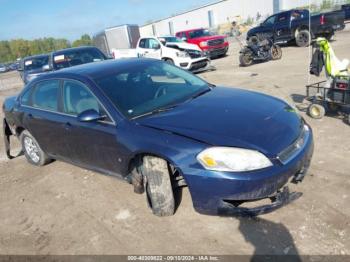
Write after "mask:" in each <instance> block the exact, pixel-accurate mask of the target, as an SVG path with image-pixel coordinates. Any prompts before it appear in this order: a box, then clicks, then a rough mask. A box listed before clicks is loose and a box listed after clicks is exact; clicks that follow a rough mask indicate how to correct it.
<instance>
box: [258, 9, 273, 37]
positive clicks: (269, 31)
mask: <svg viewBox="0 0 350 262" xmlns="http://www.w3.org/2000/svg"><path fill="white" fill-rule="evenodd" d="M275 21H276V15H273V16H270V17H269V18H267V19H266V20H265V21H264V22H263V23H262V24H261V27H260V28H261V30H260V32H259V33H258V34H259V35H261V36H262V37H264V38H265V37H267V38H272V37H274V27H275Z"/></svg>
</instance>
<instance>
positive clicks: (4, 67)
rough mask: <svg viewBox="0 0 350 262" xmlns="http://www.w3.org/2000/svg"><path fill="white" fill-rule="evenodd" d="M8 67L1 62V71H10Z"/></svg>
mask: <svg viewBox="0 0 350 262" xmlns="http://www.w3.org/2000/svg"><path fill="white" fill-rule="evenodd" d="M8 70H9V69H8V67H7V66H6V65H4V64H0V73H6V72H7V71H8Z"/></svg>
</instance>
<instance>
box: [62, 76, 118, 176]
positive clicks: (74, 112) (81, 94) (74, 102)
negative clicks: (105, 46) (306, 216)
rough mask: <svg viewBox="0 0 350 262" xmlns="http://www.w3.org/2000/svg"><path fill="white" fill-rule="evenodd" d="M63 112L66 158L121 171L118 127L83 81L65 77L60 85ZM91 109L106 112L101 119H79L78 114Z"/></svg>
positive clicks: (101, 112)
mask: <svg viewBox="0 0 350 262" xmlns="http://www.w3.org/2000/svg"><path fill="white" fill-rule="evenodd" d="M62 96H63V97H62V102H63V111H64V113H65V114H66V115H67V116H70V117H69V118H68V117H67V121H66V123H65V129H66V134H67V140H66V141H67V147H68V152H69V153H68V157H69V159H68V160H69V161H72V162H74V163H76V164H78V165H82V166H85V167H88V168H91V169H94V170H100V171H102V172H106V171H107V172H112V173H120V170H121V166H120V161H118V159H119V158H120V156H121V151H120V149H121V146H120V144H119V143H118V138H117V127H116V126H115V123H114V122H113V120H112V119H111V118H110V117H109V116H108V114H107V111H106V110H105V108H104V107H103V106H102V104H101V103H100V101H99V100H98V99H97V98H96V96H95V95H94V94H93V93H92V92H91V90H90V89H89V88H88V87H87V86H86V85H85V84H83V83H82V82H79V81H75V80H74V81H73V80H65V81H64V82H63V88H62ZM90 109H94V110H95V111H97V112H98V113H99V114H100V115H105V116H106V119H104V120H103V121H92V122H81V121H79V118H78V115H79V114H80V113H82V112H84V111H86V110H90Z"/></svg>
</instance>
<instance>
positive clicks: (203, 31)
mask: <svg viewBox="0 0 350 262" xmlns="http://www.w3.org/2000/svg"><path fill="white" fill-rule="evenodd" d="M211 35H212V33H210V31H209V30H207V29H198V30H195V31H192V32H190V38H198V37H203V36H211Z"/></svg>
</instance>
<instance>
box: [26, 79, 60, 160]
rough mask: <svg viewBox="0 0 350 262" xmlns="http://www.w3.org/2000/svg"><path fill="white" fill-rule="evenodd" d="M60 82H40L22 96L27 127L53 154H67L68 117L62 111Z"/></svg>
mask: <svg viewBox="0 0 350 262" xmlns="http://www.w3.org/2000/svg"><path fill="white" fill-rule="evenodd" d="M60 83H61V82H60V80H45V81H42V82H39V83H37V84H35V85H34V86H33V87H32V88H30V89H29V90H28V91H27V92H26V93H24V95H23V96H22V97H21V107H22V110H23V112H24V114H23V122H24V125H25V127H26V128H27V129H28V131H29V132H30V133H31V134H32V135H33V136H34V137H35V139H36V140H37V141H38V143H39V145H40V147H41V148H42V150H44V152H46V153H47V154H50V155H51V156H64V155H65V154H66V147H65V144H66V143H65V142H66V141H65V129H64V123H65V122H66V117H65V115H63V114H61V113H60Z"/></svg>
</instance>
